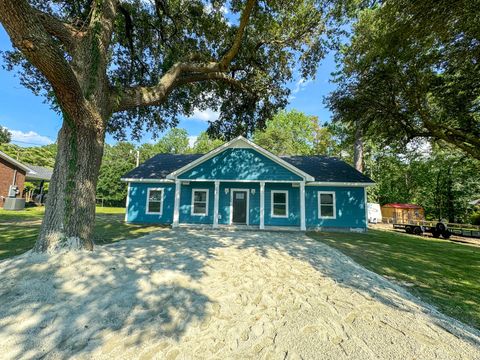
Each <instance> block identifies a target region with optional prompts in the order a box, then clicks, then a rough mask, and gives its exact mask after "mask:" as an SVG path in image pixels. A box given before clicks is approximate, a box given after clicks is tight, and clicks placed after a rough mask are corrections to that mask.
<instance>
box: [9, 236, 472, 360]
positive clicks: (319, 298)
mask: <svg viewBox="0 0 480 360" xmlns="http://www.w3.org/2000/svg"><path fill="white" fill-rule="evenodd" d="M0 301H1V304H2V305H1V307H0V352H1V354H2V358H7V359H18V358H28V359H33V358H38V357H45V358H47V359H64V358H72V357H73V358H80V359H90V358H95V359H101V358H105V359H113V358H115V359H130V358H135V359H151V358H157V359H191V358H196V359H202V358H205V359H212V358H219V359H220V358H221V359H225V358H265V359H300V358H303V359H318V358H323V359H342V358H355V359H376V358H378V359H398V358H406V359H410V358H421V359H434V358H440V359H465V358H469V359H473V358H480V350H479V349H480V336H479V332H478V331H477V330H475V329H472V328H470V327H468V326H466V325H464V324H462V323H460V322H458V321H456V320H454V319H451V318H449V317H446V316H444V315H442V314H440V313H438V312H437V311H435V310H434V309H433V308H431V307H429V306H428V305H425V304H423V303H422V302H420V301H419V300H417V299H416V298H414V297H413V296H411V295H410V294H409V293H408V292H407V291H405V290H404V289H402V288H400V287H399V286H397V285H395V284H393V283H391V282H389V281H387V280H386V279H384V278H382V277H380V276H378V275H376V274H374V273H372V272H369V271H368V270H366V269H364V268H363V267H361V266H359V265H358V264H356V263H354V262H353V261H352V260H351V259H349V258H348V257H346V256H344V255H342V254H341V253H339V252H338V251H336V250H333V249H332V248H330V247H328V246H326V245H324V244H321V243H318V242H316V241H314V240H312V239H310V238H308V237H306V236H304V235H302V234H296V233H269V232H261V233H260V232H258V233H255V232H226V231H205V230H176V231H168V230H166V231H161V232H158V233H155V234H151V235H149V236H146V237H143V238H140V239H136V240H129V241H122V242H119V243H116V244H113V245H108V246H103V247H97V248H96V250H95V252H93V253H91V252H80V253H66V254H62V255H55V256H51V257H43V256H28V255H23V256H19V257H16V258H12V259H9V260H6V261H3V262H1V263H0Z"/></svg>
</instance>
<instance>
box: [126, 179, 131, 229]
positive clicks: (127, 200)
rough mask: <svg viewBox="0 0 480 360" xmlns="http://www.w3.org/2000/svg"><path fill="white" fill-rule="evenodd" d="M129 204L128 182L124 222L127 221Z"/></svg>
mask: <svg viewBox="0 0 480 360" xmlns="http://www.w3.org/2000/svg"><path fill="white" fill-rule="evenodd" d="M129 204H130V182H128V185H127V203H126V204H125V222H127V221H128V205H129Z"/></svg>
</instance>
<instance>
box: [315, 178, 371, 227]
mask: <svg viewBox="0 0 480 360" xmlns="http://www.w3.org/2000/svg"><path fill="white" fill-rule="evenodd" d="M319 191H333V192H335V203H336V219H319V218H318V192H319ZM305 213H306V218H305V221H306V226H307V228H361V229H365V228H366V227H367V222H366V217H365V216H366V215H365V193H364V188H363V187H336V186H305Z"/></svg>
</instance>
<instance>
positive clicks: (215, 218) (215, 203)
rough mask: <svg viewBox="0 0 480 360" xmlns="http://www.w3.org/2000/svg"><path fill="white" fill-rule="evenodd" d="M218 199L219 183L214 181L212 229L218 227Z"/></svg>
mask: <svg viewBox="0 0 480 360" xmlns="http://www.w3.org/2000/svg"><path fill="white" fill-rule="evenodd" d="M219 197H220V181H218V180H215V191H214V198H213V227H214V228H216V227H218V201H219Z"/></svg>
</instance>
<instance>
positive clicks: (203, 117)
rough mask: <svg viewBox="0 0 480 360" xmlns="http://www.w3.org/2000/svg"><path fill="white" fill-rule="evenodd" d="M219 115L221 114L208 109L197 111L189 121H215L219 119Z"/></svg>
mask: <svg viewBox="0 0 480 360" xmlns="http://www.w3.org/2000/svg"><path fill="white" fill-rule="evenodd" d="M219 114H220V113H219V112H217V111H213V110H212V109H206V110H198V109H195V110H194V111H193V114H192V115H191V116H189V117H188V119H191V120H199V121H213V120H217V119H218V116H219Z"/></svg>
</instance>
